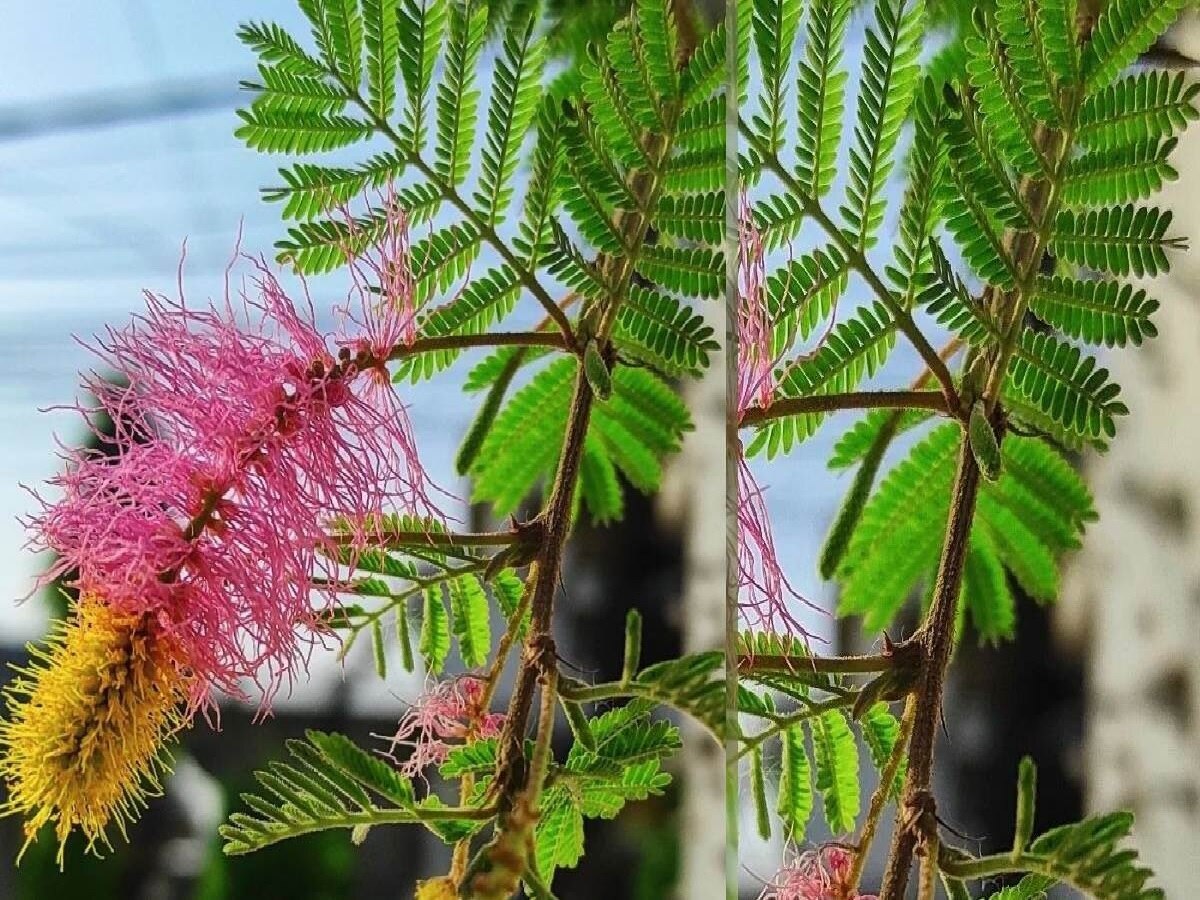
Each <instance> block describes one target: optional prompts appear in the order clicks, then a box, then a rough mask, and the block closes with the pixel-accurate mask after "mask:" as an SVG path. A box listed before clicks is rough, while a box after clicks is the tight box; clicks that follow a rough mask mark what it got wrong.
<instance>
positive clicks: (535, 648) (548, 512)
mask: <svg viewBox="0 0 1200 900" xmlns="http://www.w3.org/2000/svg"><path fill="white" fill-rule="evenodd" d="M592 400H593V396H592V388H591V385H589V384H588V380H587V376H586V374H585V373H584V370H583V367H582V366H580V368H579V373H578V375H577V376H576V378H575V393H574V396H573V397H572V399H571V417H570V419H569V420H568V424H567V435H566V441H565V442H564V444H563V450H562V455H561V456H560V458H559V466H558V474H557V475H556V476H555V479H554V486H553V487H552V488H551V491H550V497H549V499H548V500H547V502H546V506H545V509H544V511H543V512H542V517H543V519H542V522H543V526H544V528H545V531H544V534H543V539H542V547H541V550H540V551H539V553H538V557H537V561H536V562H537V569H536V574H535V575H534V576H533V577H534V578H535V579H536V580H535V581H534V585H533V593H532V596H531V598H530V611H531V616H530V625H529V637H528V638H527V639H526V642H525V646H524V648H523V650H522V653H521V666H520V670H519V671H518V673H517V681H516V684H515V686H514V687H513V692H512V697H511V698H510V700H509V704H508V714H507V716H506V717H505V721H504V730H503V732H502V733H501V735H500V750H499V753H500V756H499V765H498V770H497V787H498V789H499V791H500V808H501V810H505V809H508V808H510V807H511V805H512V803H513V801H514V800H515V799H516V797H517V795H518V794H519V793H520V791H521V790H522V789H523V788H524V786H525V781H526V776H527V775H528V772H527V770H526V760H525V728H526V724H527V723H528V721H529V715H530V712H531V711H532V709H533V695H534V691H535V689H536V686H537V682H538V679H539V677H544V676H545V675H546V674H547V673H546V671H545V667H546V666H551V667H553V666H556V665H557V662H556V658H555V653H554V639H553V637H552V636H551V625H552V620H553V612H554V593H555V591H556V590H557V589H558V580H559V574H560V573H561V571H562V558H563V547H564V545H565V544H566V540H567V532H568V531H569V529H570V526H571V506H572V502H573V500H574V497H575V482H576V481H577V479H578V475H579V466H580V464H581V463H582V461H583V444H584V439H585V438H586V436H587V428H588V422H589V420H590V418H591V409H592Z"/></svg>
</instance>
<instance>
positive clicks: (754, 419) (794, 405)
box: [738, 391, 948, 428]
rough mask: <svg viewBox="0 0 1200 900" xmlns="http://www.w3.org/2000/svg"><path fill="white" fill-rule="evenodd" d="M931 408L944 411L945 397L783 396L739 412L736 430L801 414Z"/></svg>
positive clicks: (883, 394) (917, 393)
mask: <svg viewBox="0 0 1200 900" xmlns="http://www.w3.org/2000/svg"><path fill="white" fill-rule="evenodd" d="M893 408H894V409H902V410H903V409H932V410H935V411H937V412H942V413H944V412H947V411H948V408H947V405H946V396H945V395H944V394H943V393H941V392H940V391H851V392H849V393H845V394H816V395H814V396H811V397H787V398H784V399H780V400H775V401H772V403H771V405H770V406H752V407H750V408H749V409H747V410H746V411H745V412H744V413H742V418H741V421H740V422H739V423H738V424H739V425H740V427H742V428H746V427H748V426H751V425H761V424H762V423H763V422H769V421H770V420H772V419H781V418H783V417H784V416H796V415H802V414H804V413H819V412H837V411H839V410H843V409H893Z"/></svg>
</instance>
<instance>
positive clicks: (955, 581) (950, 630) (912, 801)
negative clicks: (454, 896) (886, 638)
mask: <svg viewBox="0 0 1200 900" xmlns="http://www.w3.org/2000/svg"><path fill="white" fill-rule="evenodd" d="M978 494H979V466H978V465H976V463H975V456H974V455H973V454H972V453H971V448H970V446H969V445H968V443H967V442H966V441H963V443H962V447H961V448H960V449H959V452H958V472H957V474H956V475H955V478H954V494H953V497H952V499H951V505H950V521H949V524H948V526H947V528H946V538H945V542H944V543H943V545H942V559H941V563H940V564H939V567H938V576H937V582H936V583H935V586H934V592H933V604H932V606H931V607H930V610H929V616H928V617H927V618H926V620H925V624H924V625H923V626H922V627H921V630H920V631H919V632H918V633H917V634H916V635H915V636H914V637H913V641H915V642H917V643H918V644H919V646H921V647H922V649H923V650H924V654H925V662H924V665H923V666H922V668H921V674H920V677H919V681H918V683H917V693H916V707H915V708H916V712H915V716H916V718H915V720H914V722H913V732H912V738H911V739H910V741H909V746H908V774H907V777H906V778H905V782H904V794H903V797H902V799H901V804H900V806H901V813H900V816H899V821H898V823H897V828H896V830H895V832H894V833H893V835H892V846H891V851H890V852H889V854H888V865H887V871H886V872H885V874H884V879H883V888H882V890H881V891H880V894H879V896H880V900H903V898H904V896H905V891H906V890H907V888H908V877H909V872H910V870H911V869H912V860H913V854H914V852H915V851H916V848H917V841H918V840H919V838H920V832H919V831H918V829H917V828H916V827H913V826H910V825H909V824H908V823H907V822H906V821H905V819H906V815H907V813H906V811H907V810H911V809H914V808H917V807H918V806H919V805H920V804H921V802H922V801H923V800H924V798H925V797H926V796H927V795H928V793H929V788H930V785H931V783H932V778H933V746H934V741H935V739H936V737H937V728H938V723H939V722H940V721H941V710H942V695H943V693H944V691H945V682H946V669H947V667H948V666H949V664H950V654H951V652H952V650H953V649H954V619H955V613H956V610H957V607H958V594H959V589H960V587H961V586H962V573H963V564H964V562H965V560H966V555H967V541H968V538H969V537H970V533H971V519H972V518H973V516H974V514H975V501H976V499H977V497H978Z"/></svg>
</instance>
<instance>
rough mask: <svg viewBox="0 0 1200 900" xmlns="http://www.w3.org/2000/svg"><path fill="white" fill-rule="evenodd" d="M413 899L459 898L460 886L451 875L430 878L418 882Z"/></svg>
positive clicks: (437, 899)
mask: <svg viewBox="0 0 1200 900" xmlns="http://www.w3.org/2000/svg"><path fill="white" fill-rule="evenodd" d="M413 900H458V887H457V885H455V883H454V879H453V878H450V877H449V876H445V875H444V876H442V877H441V878H430V879H429V880H428V881H422V882H419V883H418V884H417V894H416V897H414V898H413Z"/></svg>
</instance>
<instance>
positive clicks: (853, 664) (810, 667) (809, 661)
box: [738, 644, 914, 675]
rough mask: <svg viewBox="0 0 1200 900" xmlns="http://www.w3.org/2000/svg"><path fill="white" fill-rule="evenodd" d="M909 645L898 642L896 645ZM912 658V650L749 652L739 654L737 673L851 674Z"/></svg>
mask: <svg viewBox="0 0 1200 900" xmlns="http://www.w3.org/2000/svg"><path fill="white" fill-rule="evenodd" d="M908 646H912V645H907V644H901V645H900V646H899V647H898V648H897V649H901V648H904V647H908ZM913 662H914V659H913V657H912V654H901V655H897V654H896V653H881V654H878V655H876V656H750V655H742V656H739V657H738V674H740V675H748V674H751V673H754V672H781V673H786V674H788V675H801V674H803V673H805V672H812V673H814V674H853V673H863V672H886V671H888V670H889V669H896V668H906V667H908V666H911V665H912V664H913Z"/></svg>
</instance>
